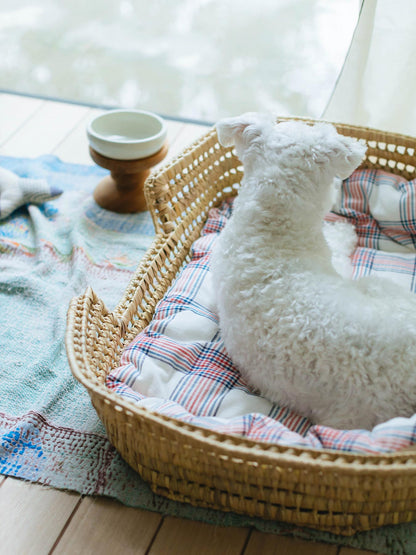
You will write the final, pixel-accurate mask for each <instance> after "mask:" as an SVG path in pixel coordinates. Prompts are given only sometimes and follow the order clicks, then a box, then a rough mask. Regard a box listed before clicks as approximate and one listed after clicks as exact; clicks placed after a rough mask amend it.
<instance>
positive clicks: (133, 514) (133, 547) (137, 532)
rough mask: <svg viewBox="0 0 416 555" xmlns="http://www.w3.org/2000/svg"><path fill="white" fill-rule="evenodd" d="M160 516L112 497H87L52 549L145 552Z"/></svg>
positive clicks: (123, 553) (114, 553)
mask: <svg viewBox="0 0 416 555" xmlns="http://www.w3.org/2000/svg"><path fill="white" fill-rule="evenodd" d="M161 520H162V517H161V516H160V515H159V514H157V513H152V512H150V511H143V510H141V509H134V508H131V507H126V506H124V505H122V504H121V503H119V502H117V501H114V500H111V499H106V498H90V497H88V498H84V499H83V500H82V503H81V504H80V506H79V507H78V509H77V511H76V513H75V515H74V516H73V518H72V519H71V521H70V523H69V524H68V526H67V528H66V529H65V531H64V533H63V534H62V536H61V538H60V539H59V540H58V542H57V545H56V547H55V549H54V550H53V553H54V555H56V554H68V555H72V554H73V553H100V555H107V554H108V555H117V554H120V555H129V554H132V555H133V554H135V555H140V554H142V553H143V554H144V553H146V550H147V548H148V547H149V545H150V543H151V541H152V539H153V537H154V536H155V534H156V532H157V529H158V527H159V524H160V522H161Z"/></svg>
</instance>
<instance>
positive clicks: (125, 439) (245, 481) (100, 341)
mask: <svg viewBox="0 0 416 555" xmlns="http://www.w3.org/2000/svg"><path fill="white" fill-rule="evenodd" d="M337 128H338V130H339V132H341V133H343V134H346V135H351V136H354V137H356V138H358V139H361V140H362V141H365V142H366V143H367V144H368V151H367V157H366V159H365V161H364V163H363V167H371V168H382V169H386V170H387V171H390V172H393V173H396V174H400V175H402V176H403V177H405V178H406V179H412V178H413V177H416V171H415V165H416V164H415V147H416V139H413V138H411V137H405V136H401V135H396V134H390V133H384V132H380V131H376V130H372V129H368V128H362V127H352V126H347V125H337ZM241 176H242V168H241V166H240V163H239V161H238V160H237V159H236V157H235V156H234V155H233V152H232V150H231V149H224V148H223V147H221V146H220V145H219V144H218V142H217V135H216V132H215V130H211V131H210V132H208V133H207V134H206V135H205V136H203V137H202V138H201V139H200V140H198V141H196V142H195V143H194V144H193V145H192V146H191V147H190V148H188V149H187V150H185V151H184V152H183V153H182V154H181V155H180V156H178V157H177V158H176V159H174V160H173V161H172V162H171V163H170V164H169V165H167V166H166V167H165V168H163V169H162V170H160V171H159V172H158V173H156V174H154V175H153V176H152V177H151V178H150V179H149V180H148V182H147V184H146V198H147V202H148V206H149V208H150V210H151V213H152V217H153V221H154V225H155V228H156V232H157V233H156V238H155V240H154V243H153V245H152V247H151V248H150V250H149V251H148V252H147V254H146V256H145V257H144V259H143V260H142V261H141V263H140V265H139V267H138V269H137V271H136V272H135V274H134V276H133V278H132V279H131V281H130V284H129V286H128V287H127V289H126V291H125V294H124V296H123V298H122V300H121V301H120V303H119V304H118V305H117V307H116V308H115V310H114V311H113V312H109V311H108V310H107V309H106V307H105V306H104V304H103V303H102V301H101V300H100V299H99V298H97V296H96V295H95V294H94V292H93V291H92V290H91V289H88V290H87V291H86V293H85V294H84V295H82V296H80V297H78V298H74V299H73V300H72V302H71V305H70V308H69V311H68V326H67V335H66V345H67V352H68V358H69V362H70V365H71V369H72V372H73V374H74V376H75V377H76V378H77V380H79V381H80V382H81V383H82V384H83V385H84V386H85V387H86V388H87V390H88V392H89V394H90V396H91V400H92V403H93V405H94V407H95V409H96V410H97V413H98V415H99V417H100V418H101V420H102V421H103V423H104V425H105V427H106V429H107V433H108V437H109V439H110V441H111V442H112V443H113V445H114V446H115V447H116V448H117V449H118V451H119V452H120V453H121V455H122V457H123V458H124V459H125V460H126V461H127V463H128V464H129V465H131V466H132V467H133V468H134V469H135V470H137V471H138V472H139V473H140V474H141V476H142V477H143V478H144V479H145V480H146V481H148V482H149V483H150V485H151V487H152V489H153V490H154V491H155V492H156V493H157V494H160V495H164V496H166V497H169V498H170V499H174V500H177V501H182V502H187V503H191V504H193V505H197V506H202V507H210V508H214V509H222V510H229V511H235V512H236V513H241V514H245V515H250V516H259V517H263V518H265V519H273V520H279V521H284V522H288V523H295V524H297V525H302V526H309V527H312V528H317V529H320V530H327V531H331V532H334V533H337V534H344V535H350V534H353V533H355V532H357V531H360V530H368V529H371V528H375V527H378V526H383V525H386V524H397V523H400V522H408V521H411V520H413V519H415V518H416V450H414V451H412V450H407V451H402V452H398V453H395V454H390V455H381V456H378V455H377V456H376V455H353V454H344V453H338V452H334V451H323V450H321V451H319V450H314V449H301V448H292V447H291V448H287V447H281V446H277V445H270V444H266V443H260V442H258V443H257V442H253V441H248V440H246V439H244V438H239V437H234V436H228V435H222V434H217V433H213V432H211V431H207V430H205V429H202V428H198V427H195V426H191V425H188V424H185V423H182V422H180V421H177V420H174V419H170V418H167V417H164V416H161V415H158V414H156V413H153V412H149V411H148V410H145V409H143V408H137V406H135V405H134V404H133V403H132V402H130V401H128V400H125V399H123V398H122V397H119V396H117V395H116V394H114V393H112V392H110V391H109V390H108V389H107V388H106V387H105V377H106V375H107V374H108V373H109V372H110V371H111V370H112V369H113V368H115V367H116V366H117V365H118V362H119V359H120V355H121V352H122V350H123V348H124V346H125V345H126V344H127V343H129V342H130V341H131V340H132V339H133V338H134V337H135V336H136V334H137V333H138V332H139V331H140V330H142V329H143V328H144V327H145V326H146V325H147V324H148V322H149V321H150V320H151V318H152V314H153V312H154V309H155V305H156V303H157V302H158V301H159V300H160V299H161V298H162V296H163V295H164V293H165V291H166V289H167V288H168V286H169V285H170V284H171V282H172V280H173V279H174V277H175V276H176V275H177V273H178V271H179V270H180V269H181V267H182V266H183V265H184V264H185V263H186V262H187V260H188V252H189V249H190V246H191V244H192V243H193V241H194V240H195V239H196V238H197V237H198V236H199V234H200V230H201V228H202V226H203V224H204V222H205V219H206V217H207V213H208V210H209V208H210V207H211V206H213V205H215V204H217V203H218V202H220V201H221V199H223V198H225V197H228V196H230V195H234V194H235V193H236V192H237V190H238V184H239V182H240V180H241Z"/></svg>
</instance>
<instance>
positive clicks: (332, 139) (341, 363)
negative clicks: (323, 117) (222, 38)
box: [212, 113, 416, 429]
mask: <svg viewBox="0 0 416 555" xmlns="http://www.w3.org/2000/svg"><path fill="white" fill-rule="evenodd" d="M217 132H218V137H219V141H220V142H221V143H222V144H223V145H225V146H231V145H235V147H236V152H237V155H238V157H239V158H240V160H241V161H242V162H243V165H244V178H243V181H242V183H241V190H240V193H239V195H238V197H237V199H236V201H235V205H234V211H233V215H232V217H231V218H230V220H229V222H228V223H227V225H226V227H225V229H224V230H223V231H222V232H221V234H220V236H219V238H218V240H217V243H216V246H215V248H214V252H213V255H212V272H213V279H214V284H215V288H216V291H217V304H218V311H219V318H220V327H221V332H222V337H223V339H224V342H225V346H226V348H227V350H228V352H229V354H230V356H231V358H232V359H233V360H234V362H235V363H236V365H237V367H238V368H239V369H240V371H241V373H242V375H243V377H244V378H245V379H246V380H247V381H248V383H250V384H251V385H252V386H253V387H254V388H256V389H257V390H258V391H259V392H260V393H261V394H262V395H264V396H265V397H267V398H269V399H270V400H272V401H274V402H277V403H280V404H282V405H286V406H288V407H291V408H292V409H294V410H295V411H297V412H299V413H301V414H303V415H305V416H308V417H309V418H311V420H312V421H313V422H315V423H319V424H325V425H329V426H332V427H337V428H343V429H348V428H357V427H360V428H368V429H370V428H372V427H373V426H374V425H376V424H377V423H380V422H382V421H385V420H387V419H389V418H392V417H395V416H399V415H401V416H410V415H412V414H413V413H414V412H415V409H416V369H415V364H416V362H415V361H416V298H415V296H414V295H413V294H411V293H410V292H409V293H408V292H406V291H404V290H400V289H399V288H398V287H397V285H394V284H392V283H390V282H388V281H387V280H383V279H378V278H363V279H361V280H359V281H355V282H354V281H352V280H351V279H349V277H345V274H347V275H348V273H349V272H348V269H345V264H342V266H343V268H344V269H341V271H340V272H339V273H338V272H336V271H335V269H334V267H333V265H332V263H331V257H332V253H331V250H330V248H329V246H328V243H327V242H326V240H325V237H324V234H323V231H322V219H323V216H324V214H325V213H326V212H327V211H328V210H329V209H330V207H331V191H332V184H333V181H334V178H335V176H338V177H339V178H341V179H345V178H346V177H348V176H349V175H350V174H351V173H352V172H353V170H354V169H355V168H356V167H357V166H358V165H359V164H360V162H361V160H362V158H363V156H364V154H365V147H364V146H363V145H362V144H360V143H359V142H358V141H356V140H355V139H352V138H349V137H344V136H342V135H339V134H338V133H337V132H336V129H335V128H334V127H333V126H332V125H330V124H323V123H319V124H316V125H314V126H310V125H306V124H305V123H300V122H294V121H292V122H283V123H279V124H277V125H275V123H274V122H273V121H272V119H271V117H265V116H260V115H258V114H251V113H250V114H245V115H243V116H240V117H237V118H228V119H226V120H223V121H221V122H219V123H218V124H217ZM333 239H334V238H333ZM335 240H336V238H335ZM351 241H352V242H353V241H354V239H353V238H352V236H351ZM350 247H351V245H349V246H348V247H347V248H350ZM344 254H345V253H344ZM345 258H347V256H344V259H345ZM344 262H345V260H344ZM341 274H344V275H341Z"/></svg>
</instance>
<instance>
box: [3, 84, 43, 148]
mask: <svg viewBox="0 0 416 555" xmlns="http://www.w3.org/2000/svg"><path fill="white" fill-rule="evenodd" d="M43 102H44V101H43V100H39V99H38V98H29V97H22V96H16V95H14V94H5V93H2V94H0V122H1V125H0V145H2V144H3V143H5V142H6V141H7V140H8V139H9V138H10V137H11V136H12V135H13V133H15V132H16V131H17V130H18V129H19V127H21V126H22V125H23V123H24V122H25V121H26V120H27V119H28V118H30V117H31V116H32V115H33V114H34V113H35V112H36V111H37V110H39V108H40V107H41V105H42V104H43Z"/></svg>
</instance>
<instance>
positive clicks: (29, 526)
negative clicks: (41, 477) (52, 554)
mask: <svg viewBox="0 0 416 555" xmlns="http://www.w3.org/2000/svg"><path fill="white" fill-rule="evenodd" d="M0 493H1V494H0V522H1V526H0V546H1V553H7V554H8V555H14V554H16V555H21V554H22V553H25V554H31V553H35V554H39V553H42V554H43V553H48V552H49V550H50V549H51V548H52V546H53V544H54V542H55V539H56V538H57V536H58V535H59V533H60V531H61V530H62V528H63V526H64V525H65V523H66V521H67V520H68V519H69V517H70V515H71V513H72V512H73V511H74V509H75V508H76V506H77V503H78V502H79V500H80V496H79V495H78V494H76V493H67V492H63V491H58V490H53V489H49V488H47V487H44V486H41V485H39V484H30V483H28V482H24V481H22V480H17V479H14V478H7V479H6V480H5V482H4V483H3V484H2V486H1V488H0Z"/></svg>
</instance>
